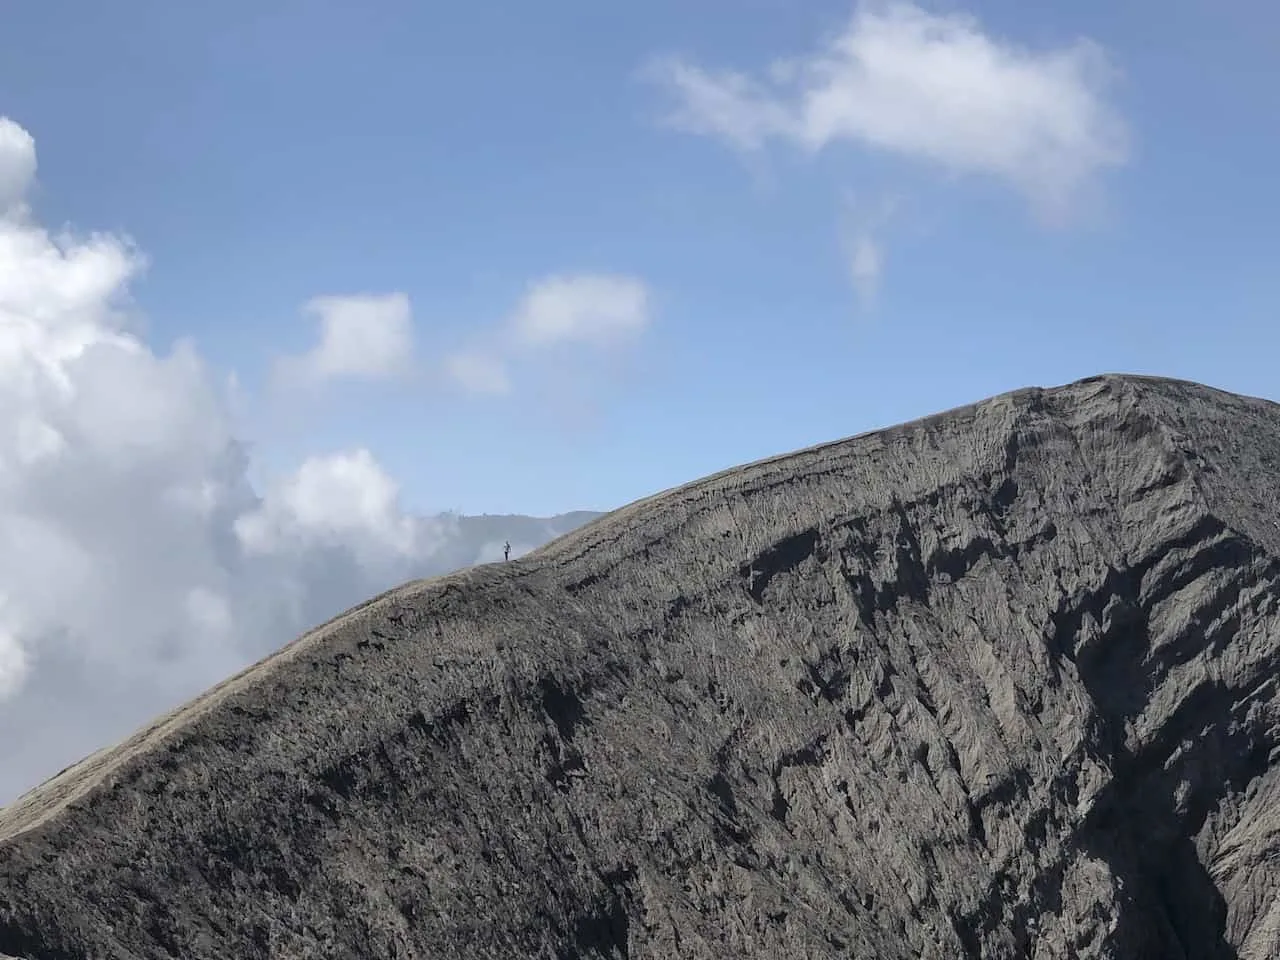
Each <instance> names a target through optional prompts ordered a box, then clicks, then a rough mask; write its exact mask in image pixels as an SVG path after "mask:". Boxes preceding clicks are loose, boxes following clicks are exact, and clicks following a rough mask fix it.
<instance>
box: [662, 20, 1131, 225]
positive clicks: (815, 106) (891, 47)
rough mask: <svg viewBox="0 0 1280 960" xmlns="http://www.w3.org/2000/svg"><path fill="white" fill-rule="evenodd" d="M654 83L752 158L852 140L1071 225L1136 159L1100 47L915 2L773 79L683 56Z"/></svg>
mask: <svg viewBox="0 0 1280 960" xmlns="http://www.w3.org/2000/svg"><path fill="white" fill-rule="evenodd" d="M650 75H651V76H652V77H654V78H655V79H657V80H658V81H659V82H661V83H662V84H663V85H664V86H666V87H668V88H669V89H670V90H671V91H672V92H673V93H674V94H675V96H676V97H677V99H678V107H677V109H676V111H675V113H674V114H673V115H672V117H671V120H672V122H673V123H674V124H676V125H678V126H680V127H682V128H684V129H686V130H689V131H692V132H695V133H700V134H706V135H711V136H716V137H719V138H722V139H724V140H727V141H729V142H730V143H732V144H734V145H735V146H737V147H740V148H743V149H748V150H752V149H757V148H759V147H761V146H762V145H764V144H765V143H766V142H768V141H770V140H782V141H787V142H791V143H793V144H796V145H798V146H800V147H802V148H804V149H806V150H810V151H818V150H822V149H823V148H826V147H829V146H831V145H833V144H837V143H841V142H849V143H854V144H858V145H861V146H866V147H871V148H875V149H879V150H882V151H886V152H890V153H895V154H898V155H900V156H903V157H907V158H911V159H915V160H919V161H925V162H929V163H933V164H936V165H938V166H940V167H942V168H944V169H946V170H948V171H950V172H953V173H960V174H985V175H990V176H994V177H998V178H1000V179H1002V180H1004V181H1006V182H1008V183H1010V184H1011V185H1013V186H1014V187H1015V188H1017V189H1018V190H1019V191H1021V192H1022V193H1024V194H1025V195H1026V196H1028V197H1029V198H1030V199H1031V201H1032V202H1033V203H1034V205H1035V206H1036V208H1037V210H1038V211H1039V212H1040V213H1042V214H1044V215H1046V216H1050V217H1062V216H1065V215H1066V214H1067V213H1068V212H1069V209H1070V205H1071V204H1072V202H1073V201H1074V200H1075V199H1076V198H1077V196H1078V195H1079V194H1080V192H1081V191H1082V190H1086V189H1088V187H1089V185H1090V183H1091V181H1092V180H1093V179H1094V178H1095V176H1096V175H1097V174H1098V173H1099V172H1100V171H1102V170H1104V169H1106V168H1108V167H1115V166H1118V165H1121V164H1123V163H1124V162H1125V161H1126V160H1127V158H1128V152H1129V147H1128V134H1127V131H1126V128H1125V124H1124V122H1123V121H1122V119H1121V118H1120V116H1119V115H1118V113H1117V112H1116V111H1115V110H1114V109H1113V107H1112V106H1111V105H1110V104H1109V103H1108V101H1107V99H1106V92H1107V87H1108V85H1109V83H1110V81H1111V80H1112V78H1113V75H1114V71H1113V69H1112V67H1111V65H1110V64H1109V62H1108V60H1107V57H1106V56H1105V54H1104V53H1103V51H1102V50H1101V48H1099V47H1098V46H1097V45H1096V44H1094V43H1092V42H1091V41H1088V40H1077V41H1075V42H1073V43H1071V44H1068V45H1064V46H1059V47H1056V48H1053V49H1045V50H1039V51H1036V50H1031V49H1027V48H1024V47H1021V46H1019V45H1017V44H1014V43H1012V42H1009V41H1006V40H1002V39H999V38H996V37H993V36H990V35H989V34H987V33H985V32H983V29H982V27H981V25H980V24H979V23H978V21H977V20H975V19H974V18H973V17H970V16H966V15H962V14H947V15H942V14H931V13H929V12H926V11H925V10H923V9H921V8H920V7H918V6H915V5H913V4H911V3H906V2H887V3H878V2H871V3H863V4H862V5H860V6H859V7H858V8H857V9H856V10H855V12H854V14H853V16H852V19H851V20H850V21H849V23H848V24H847V26H846V28H845V29H844V30H843V31H842V32H840V33H839V34H838V35H836V36H835V37H834V38H832V39H831V40H830V41H829V42H828V43H827V44H826V45H824V46H823V47H822V48H821V49H819V50H816V51H815V52H813V53H811V54H809V55H808V56H805V57H801V58H797V59H793V60H786V61H780V62H778V63H775V64H774V65H773V66H772V68H771V69H770V70H769V71H768V72H767V76H765V77H763V78H759V77H752V76H749V75H747V74H743V73H739V72H733V71H727V70H708V69H706V68H703V67H701V66H698V65H695V64H691V63H688V62H685V61H682V60H679V59H668V60H665V61H661V62H659V63H656V64H654V65H653V67H652V68H651V70H650Z"/></svg>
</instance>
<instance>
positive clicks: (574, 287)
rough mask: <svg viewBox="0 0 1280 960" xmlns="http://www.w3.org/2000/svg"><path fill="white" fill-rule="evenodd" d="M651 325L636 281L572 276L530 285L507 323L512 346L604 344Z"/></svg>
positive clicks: (646, 295) (645, 296)
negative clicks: (513, 340)
mask: <svg viewBox="0 0 1280 960" xmlns="http://www.w3.org/2000/svg"><path fill="white" fill-rule="evenodd" d="M648 323H649V292H648V289H647V288H646V287H645V285H644V283H643V282H642V281H640V280H638V279H636V278H635V277H627V276H617V275H608V274H604V275H602V274H574V275H568V276H556V277H547V278H546V279H543V280H540V281H538V282H537V283H535V284H533V285H532V286H531V287H530V288H529V290H528V292H527V293H526V294H525V296H524V299H523V300H521V302H520V305H519V306H518V307H517V308H516V310H515V313H514V314H512V316H511V319H510V326H511V331H512V333H513V335H514V337H515V340H516V342H518V343H521V344H525V345H529V346H534V347H540V346H548V345H551V344H555V343H570V342H583V343H593V344H607V343H611V342H614V341H617V340H619V339H621V338H624V337H628V336H631V335H634V334H636V333H639V332H640V331H641V330H643V329H644V328H645V327H646V326H647V325H648Z"/></svg>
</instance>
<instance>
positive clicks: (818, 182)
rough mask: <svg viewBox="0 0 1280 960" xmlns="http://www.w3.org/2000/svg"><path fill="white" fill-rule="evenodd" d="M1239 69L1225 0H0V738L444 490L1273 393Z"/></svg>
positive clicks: (229, 641)
mask: <svg viewBox="0 0 1280 960" xmlns="http://www.w3.org/2000/svg"><path fill="white" fill-rule="evenodd" d="M1277 90H1280V7H1277V6H1276V5H1275V4H1274V3H1273V2H1271V0H1213V2H1209V0H1162V2H1159V3H1156V2H1154V0H1126V2H1124V3H1116V2H1114V0H1082V2H1077V3H1071V4H1066V3H1062V4H1055V5H1052V6H1049V5H1043V4H1036V5H1030V4H1025V3H1021V2H1015V0H981V2H973V3H958V2H945V3H944V2H938V3H921V4H915V3H909V2H861V3H848V2H827V0H812V2H796V0H789V2H783V0H696V2H690V0H680V2H675V0H650V2H648V3H645V4H601V3H598V2H594V0H592V2H588V0H546V2H544V3H540V4H536V5H535V4H516V3H511V2H508V3H497V2H493V0H471V2H469V3H467V4H425V3H408V2H399V0H376V2H373V0H371V2H362V3H355V2H351V0H347V2H332V0H329V2H326V0H308V2H305V3H304V2H301V0H277V2H272V3H262V2H260V0H253V2H250V0H225V2H222V3H218V4H175V3H170V2H164V0H116V2H113V3H111V4H95V3H89V2H87V0H81V2H78V3H73V2H70V0H0V118H3V119H2V120H0V743H4V744H7V746H0V751H3V750H6V749H7V750H9V751H10V755H9V756H8V757H5V756H4V755H3V754H2V753H0V761H7V762H9V763H10V765H11V766H13V765H14V763H15V761H14V760H13V757H14V754H13V753H12V751H14V750H17V749H18V747H16V746H14V745H15V744H17V743H18V742H19V741H21V743H22V744H23V746H22V749H23V750H24V751H25V753H24V756H31V757H35V756H40V757H45V758H46V759H44V760H41V761H40V762H41V763H45V764H46V765H47V764H48V763H51V762H52V761H51V760H49V759H47V758H49V757H57V758H63V759H66V758H69V759H74V758H75V757H74V756H73V754H76V752H77V751H80V750H82V749H84V748H86V746H87V745H90V744H91V743H92V744H93V745H97V741H98V740H103V739H104V738H106V737H108V736H114V735H116V734H117V733H119V732H120V731H121V730H125V729H127V728H128V727H129V726H130V725H131V724H136V723H139V722H141V721H142V720H143V719H145V714H144V713H143V712H142V711H143V710H150V709H152V708H154V707H156V706H157V705H159V704H168V703H170V702H172V701H176V699H178V698H180V697H185V696H189V695H191V694H192V693H194V692H196V691H198V690H199V689H201V688H202V687H203V686H205V685H207V684H209V683H211V682H213V681H215V680H217V679H218V678H220V677H221V676H224V675H226V674H227V673H228V672H230V671H232V670H234V669H237V668H238V667H239V666H241V665H243V664H244V663H245V662H249V661H251V660H252V659H253V658H255V657H257V656H260V655H262V654H263V653H264V652H266V651H267V650H269V649H273V648H274V647H275V646H278V645H279V644H280V643H282V642H284V641H285V640H287V639H289V638H291V637H292V636H293V635H295V634H296V633H297V632H300V631H301V630H302V629H305V628H306V627H307V626H309V625H311V624H312V623H314V622H315V621H316V620H318V619H322V618H323V617H325V616H328V615H331V614H332V613H336V612H338V609H341V608H340V607H338V609H334V607H335V605H336V604H338V603H339V602H342V603H344V604H346V603H354V602H356V601H357V600H358V599H360V598H361V597H362V596H365V595H368V594H371V593H374V592H377V591H378V590H381V589H384V588H386V587H389V586H391V585H393V584H394V583H395V582H398V581H399V580H403V579H406V578H408V577H411V576H416V575H421V574H422V573H423V572H424V571H427V570H434V569H435V566H438V565H439V564H440V563H442V562H443V560H442V558H444V557H446V556H448V557H454V556H455V553H450V552H449V550H448V549H446V548H447V545H448V544H449V543H450V542H451V541H450V537H451V536H452V535H453V533H452V532H451V531H453V527H452V526H451V523H453V520H452V519H451V516H452V514H451V513H446V512H448V511H451V512H454V513H456V512H462V513H468V514H478V513H495V514H496V513H520V514H530V515H538V516H548V515H552V514H556V513H560V512H564V511H569V510H577V509H595V510H607V509H611V508H614V507H617V506H621V505H623V504H625V503H627V502H629V501H631V500H634V499H637V498H639V497H643V496H646V495H649V494H651V493H655V492H657V491H660V490H662V489H665V488H668V487H671V486H674V485H677V484H680V483H683V482H686V481H689V480H693V479H696V478H697V477H699V476H702V475H705V474H707V473H710V472H713V471H715V470H719V469H723V468H725V467H729V466H733V465H735V464H739V463H744V462H748V461H751V460H754V459H758V458H760V457H764V456H769V455H773V454H777V453H782V452H786V451H788V450H793V449H796V448H799V447H803V446H806V445H809V444H813V443H818V442H823V441H827V440H832V439H837V438H839V437H844V436H849V435H852V434H856V433H859V432H862V431H865V430H869V429H874V428H877V427H881V426H886V425H889V424H892V423H896V422H900V421H903V420H907V419H911V418H914V417H917V416H922V415H925V414H929V413H932V412H936V411H938V410H942V409H946V408H948V407H952V406H956V405H960V404H963V403H968V402H971V401H975V400H978V399H981V398H983V397H986V396H990V395H993V394H996V393H1000V392H1003V391H1006V390H1011V389H1016V388H1019V387H1024V386H1030V385H1046V386H1047V385H1053V384H1059V383H1065V382H1069V381H1071V380H1075V379H1078V378H1081V377H1085V376H1090V375H1094V374H1097V373H1102V372H1117V371H1119V372H1137V373H1150V374H1160V375H1168V376H1175V377H1182V378H1187V379H1192V380H1198V381H1201V382H1205V383H1209V384H1211V385H1213V386H1218V387H1222V388H1225V389H1228V390H1233V391H1236V392H1240V393H1246V394H1252V395H1257V396H1266V397H1272V398H1277V397H1280V373H1277V369H1280V368H1278V367H1277V365H1276V362H1275V358H1276V356H1277V355H1280V332H1278V329H1280V328H1278V326H1277V310H1276V305H1277V302H1278V301H1280V268H1278V265H1277V255H1278V254H1280V232H1277V230H1276V228H1275V224H1277V223H1280V187H1278V186H1277V182H1276V175H1275V171H1276V170H1280V122H1278V121H1280V117H1278V116H1277V113H1278V112H1280V106H1278V104H1277V101H1276V97H1275V91H1277ZM442 514H443V515H442ZM488 558H491V557H488ZM433 565H434V566H433ZM73 703H74V705H75V709H72V708H71V704H73ZM122 704H125V706H122ZM19 724H21V725H22V726H21V730H22V732H21V733H20V734H19V733H15V732H14V731H15V730H18V729H19V726H18V725H19ZM37 730H42V731H45V732H46V734H47V736H45V734H41V735H40V736H45V739H43V740H42V739H40V737H39V736H37V734H36V733H35V732H34V731H37ZM48 731H55V732H48ZM32 763H35V761H32ZM2 765H3V763H0V766H2ZM36 766H39V764H36ZM36 766H31V767H30V768H29V769H28V768H27V767H24V768H23V769H24V770H25V771H26V773H24V774H23V776H25V777H27V778H28V779H29V778H30V777H33V776H34V775H35V770H36ZM24 783H25V781H24ZM24 783H18V782H17V781H16V780H15V781H13V782H5V781H2V780H0V802H4V799H5V795H6V791H8V792H9V793H12V792H13V791H14V790H16V789H17V788H18V787H20V786H22V785H24ZM26 785H29V784H26Z"/></svg>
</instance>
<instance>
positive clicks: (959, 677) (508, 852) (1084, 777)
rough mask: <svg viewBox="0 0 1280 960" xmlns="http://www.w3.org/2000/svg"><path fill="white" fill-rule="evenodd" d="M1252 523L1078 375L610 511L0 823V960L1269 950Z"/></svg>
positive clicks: (1205, 445) (1273, 555)
mask: <svg viewBox="0 0 1280 960" xmlns="http://www.w3.org/2000/svg"><path fill="white" fill-rule="evenodd" d="M1278 500H1280V406H1277V405H1275V404H1272V403H1268V402H1265V401H1262V400H1255V399H1248V398H1244V397H1239V396H1234V395H1231V394H1227V393H1222V392H1219V391H1216V390H1212V389H1209V388H1206V387H1202V386H1198V385H1195V384H1190V383H1185V382H1180V381H1171V380H1159V379H1148V378H1140V377H1129V376H1106V377H1098V378H1093V379H1089V380H1084V381H1081V382H1079V383H1075V384H1071V385H1069V386H1066V387H1061V388H1056V389H1050V390H1041V389H1028V390H1021V391H1018V392H1015V393H1011V394H1007V395H1003V396H999V397H996V398H994V399H991V400H987V401H985V402H982V403H978V404H976V405H973V406H969V407H964V408H961V409H958V410H953V411H950V412H948V413H943V414H939V415H937V416H933V417H929V418H926V419H923V420H919V421H915V422H912V423H908V424H905V425H902V426H898V427H894V428H891V429H887V430H881V431H877V432H874V433H870V434H866V435H863V436H859V437H855V438H853V439H850V440H843V441H840V442H837V443H832V444H829V445H825V446H821V447H816V448H813V449H809V450H804V451H801V452H798V453H794V454H791V455H788V456H784V457H779V458H775V459H771V460H767V461H763V462H760V463H756V464H753V465H750V466H746V467H742V468H739V469H735V470H731V471H728V472H725V473H722V474H718V475H716V476H712V477H709V478H707V479H705V480H702V481H699V482H697V483H693V484H690V485H688V486H685V487H681V488H679V489H676V490H672V491H669V492H667V493H663V494H660V495H658V496H655V497H652V498H650V499H647V500H643V501H640V502H638V503H635V504H633V505H631V506H629V507H626V508H624V509H621V510H618V511H616V512H614V513H612V514H609V515H606V516H604V517H602V518H600V519H597V520H595V521H593V522H591V523H589V524H588V525H587V526H585V527H583V528H582V529H580V530H578V531H576V532H574V533H571V534H569V535H567V536H564V537H561V538H560V539H558V540H556V541H554V542H553V543H551V544H549V545H548V546H545V547H543V548H541V549H539V550H537V551H535V552H533V553H532V554H529V555H528V556H526V557H524V558H521V559H520V560H517V561H512V562H510V563H497V564H490V565H486V566H480V567H476V568H472V569H470V570H467V571H464V572H461V573H457V574H453V575H449V576H446V577H441V578H437V579H432V580H427V581H419V582H414V583H410V584H407V585H405V586H404V587H401V588H399V589H397V590H394V591H392V592H390V593H387V594H384V595H383V596H381V597H378V598H377V599H375V600H372V601H370V602H368V603H366V604H364V605H363V606H361V607H357V608H356V609H353V610H351V611H350V612H348V613H346V614H344V615H343V616H341V617H339V618H337V619H336V620H334V621H332V622H330V623H328V624H326V625H324V626H322V627H320V628H318V629H316V630H314V631H312V632H311V633H309V634H307V635H306V636H304V637H302V638H301V639H299V640H297V641H295V642H294V643H292V644H290V645H289V646H287V647H285V648H284V649H283V650H281V651H280V652H279V653H277V654H276V655H274V656H272V657H270V658H268V659H266V660H264V661H263V662H261V663H259V664H258V665H257V666H255V667H253V668H251V669H249V670H248V671H246V672H245V673H243V674H241V675H240V676H237V677H235V678H234V679H232V680H229V681H228V682H226V683H224V684H222V685H221V686H219V687H217V688H215V689H213V690H211V691H210V692H209V693H207V694H205V695H204V696H203V697H201V698H199V699H197V700H195V701H193V702H192V703H190V704H188V705H187V706H186V707H184V708H182V709H181V710H179V711H177V712H175V713H173V714H171V715H169V716H166V717H164V718H162V719H160V720H158V721H156V722H155V723H154V724H153V725H151V726H150V727H149V728H147V729H145V730H143V731H141V732H139V733H138V734H137V735H136V736H134V737H133V738H132V739H130V740H128V741H127V742H125V743H122V744H120V745H119V746H117V747H115V748H112V749H109V750H106V751H103V752H101V753H99V754H97V755H95V756H92V757H90V758H89V759H87V760H85V761H83V762H82V763H80V764H79V765H78V766H76V767H73V768H72V769H70V770H67V771H65V772H64V773H62V774H60V775H59V776H57V777H55V778H54V779H52V780H50V781H48V782H47V783H45V784H43V785H42V786H41V787H39V788H38V789H36V790H35V791H33V792H31V793H29V794H27V795H26V796H25V797H23V798H22V799H21V800H19V801H18V802H17V803H15V804H13V805H12V806H10V807H8V808H7V809H5V810H4V811H2V812H0V953H7V954H11V955H14V956H17V957H22V958H26V960H126V958H128V960H159V958H181V960H229V958H235V960H251V958H268V957H272V958H277V957H279V958H343V960H354V958H402V960H411V958H413V960H435V958H450V960H453V958H503V960H507V958H519V957H535V958H547V960H569V958H599V960H604V958H615V960H616V958H629V960H639V958H655V960H657V958H686V957H687V958H748V960H750V958H766V957H768V958H828V957H831V958H835V957H839V958H850V957H865V958H903V960H906V958H919V957H925V958H947V960H951V958H956V957H966V958H1021V957H1029V958H1030V957H1034V958H1147V957H1152V958H1154V957H1168V958H1194V960H1208V958H1229V957H1235V958H1247V960H1263V958H1274V957H1277V956H1280V695H1278V691H1280V686H1278V685H1280V673H1278V672H1277V665H1278V664H1280V503H1278ZM6 735H8V734H6ZM19 735H20V734H19Z"/></svg>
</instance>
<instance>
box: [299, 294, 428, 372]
mask: <svg viewBox="0 0 1280 960" xmlns="http://www.w3.org/2000/svg"><path fill="white" fill-rule="evenodd" d="M303 312H304V313H306V314H308V315H310V316H312V317H314V318H315V319H316V320H317V322H318V325H319V339H318V340H317V342H316V344H315V346H313V347H312V348H311V349H310V350H308V351H307V352H306V353H304V354H302V355H300V356H295V357H286V358H284V359H282V360H281V361H280V363H279V365H278V367H277V375H278V376H279V378H280V379H281V380H283V381H285V382H286V383H290V384H298V383H303V384H317V383H324V382H327V381H332V380H351V379H358V380H385V379H391V378H394V377H398V376H401V375H403V374H405V373H407V372H408V371H409V370H410V368H411V365H412V359H413V313H412V310H411V308H410V305H409V298H408V297H407V296H405V295H404V294H403V293H390V294H379V295H358V296H326V297H316V298H314V299H312V300H310V301H308V302H307V303H306V305H305V306H304V307H303Z"/></svg>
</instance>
